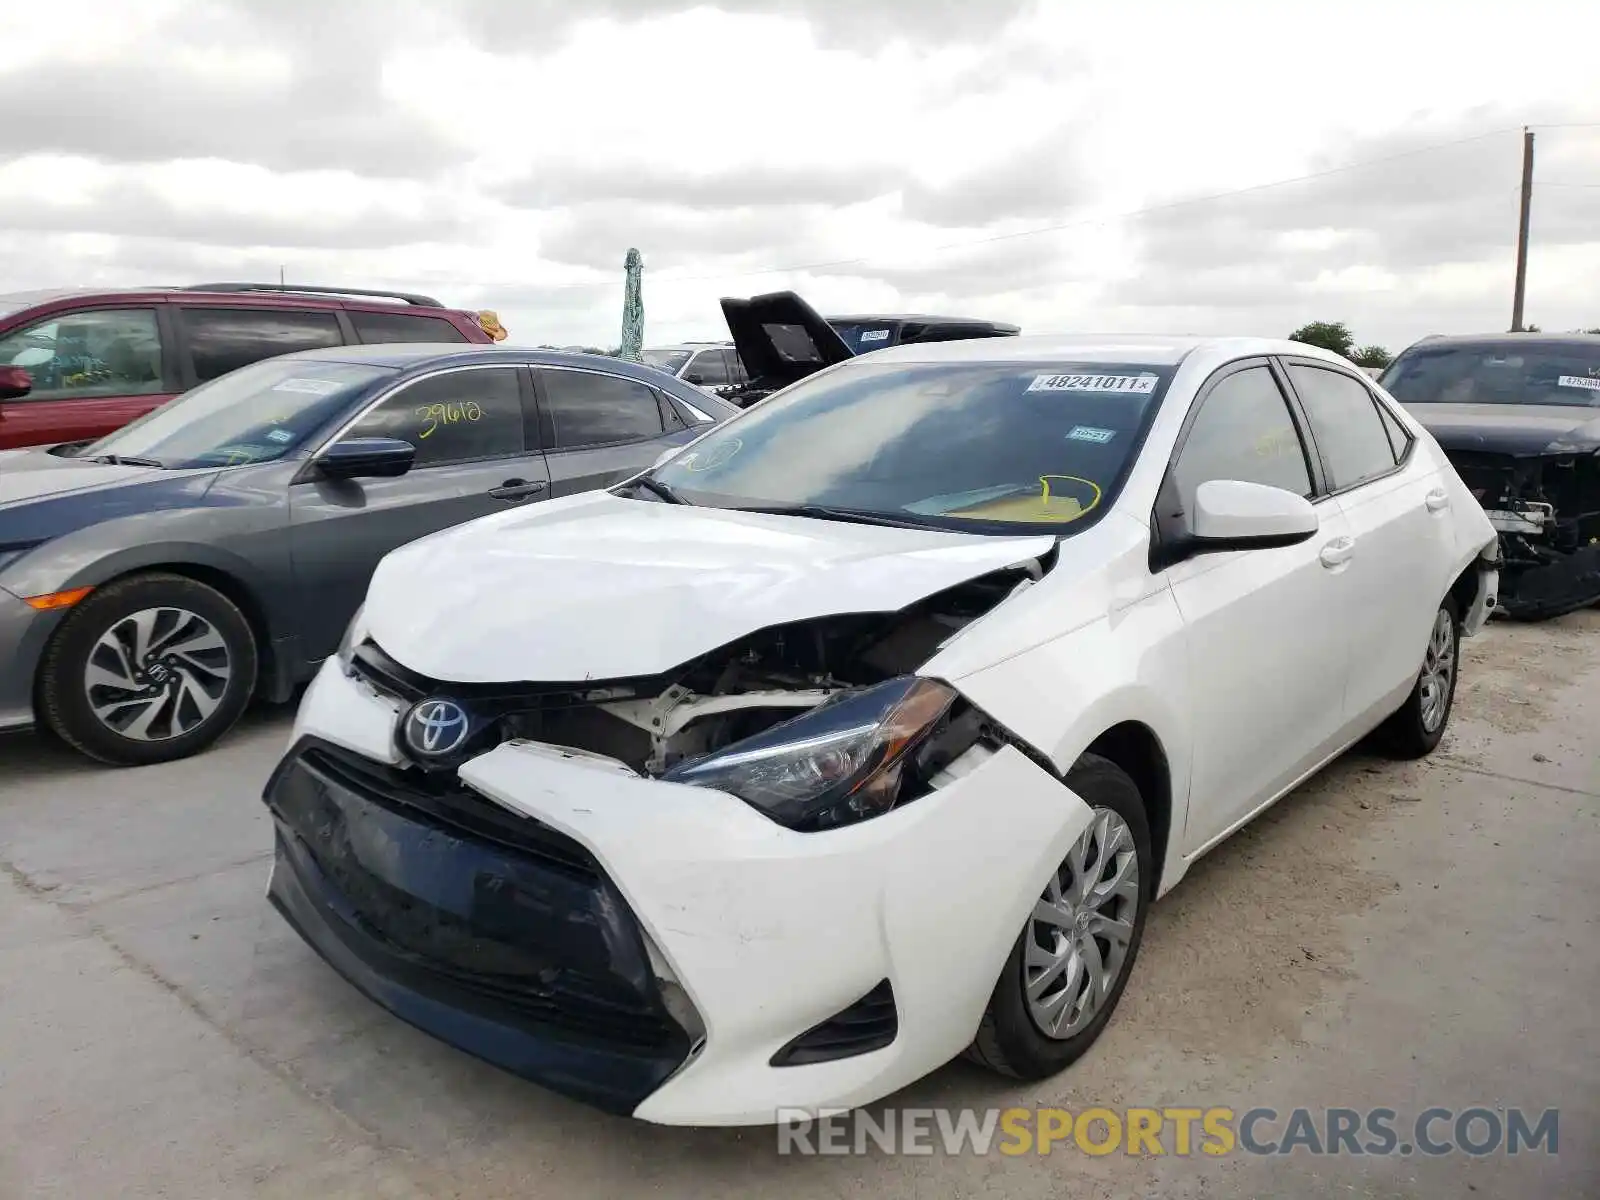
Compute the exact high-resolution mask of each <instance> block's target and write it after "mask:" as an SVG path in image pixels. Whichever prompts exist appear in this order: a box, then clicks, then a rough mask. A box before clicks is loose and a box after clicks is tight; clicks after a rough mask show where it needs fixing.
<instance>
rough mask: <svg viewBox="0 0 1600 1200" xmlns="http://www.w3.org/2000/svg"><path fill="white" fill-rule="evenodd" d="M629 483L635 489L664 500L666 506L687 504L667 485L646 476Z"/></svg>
mask: <svg viewBox="0 0 1600 1200" xmlns="http://www.w3.org/2000/svg"><path fill="white" fill-rule="evenodd" d="M631 482H632V483H633V485H634V486H635V487H641V488H643V489H644V490H645V491H647V492H649V493H650V494H651V495H652V496H654V497H656V498H657V499H658V500H665V501H666V502H667V503H668V504H688V503H689V502H688V501H687V500H685V499H684V498H683V497H682V496H680V495H678V493H677V492H675V491H673V490H672V488H671V487H669V486H668V485H667V484H664V483H662V482H661V481H660V480H659V479H652V478H650V476H648V475H641V476H639V478H637V479H635V480H632V481H631Z"/></svg>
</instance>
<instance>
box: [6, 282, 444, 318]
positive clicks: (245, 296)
mask: <svg viewBox="0 0 1600 1200" xmlns="http://www.w3.org/2000/svg"><path fill="white" fill-rule="evenodd" d="M212 289H215V290H212ZM132 299H140V300H142V299H151V300H180V299H181V300H191V301H193V300H198V301H203V302H210V303H217V302H219V301H227V302H228V303H230V304H235V305H237V304H239V303H240V302H243V303H245V304H250V305H254V304H258V303H262V302H264V303H266V304H268V305H271V304H290V305H295V306H297V307H305V306H307V305H310V306H313V307H322V308H348V309H358V310H359V309H368V308H378V309H383V310H385V311H387V310H390V309H394V310H396V311H400V312H422V313H424V314H426V313H435V314H437V313H440V312H464V311H466V310H464V309H452V308H451V307H450V305H448V304H437V307H436V306H435V304H417V303H408V302H407V299H406V295H405V294H404V293H401V292H393V293H390V292H371V293H363V292H361V291H360V290H359V289H358V290H356V291H353V292H341V291H337V290H333V289H310V290H296V289H295V287H294V286H293V285H292V284H291V285H289V286H287V287H284V288H277V287H273V286H270V285H267V284H262V285H260V286H253V287H249V288H244V287H239V286H223V285H217V284H211V285H202V286H194V285H190V286H184V285H164V284H149V285H144V286H135V287H68V288H36V289H33V290H27V291H17V292H5V293H0V316H12V315H14V314H16V313H19V312H23V311H25V310H26V309H29V308H34V307H36V306H38V305H44V304H55V303H58V302H60V301H63V300H112V301H126V300H132ZM417 299H418V300H421V299H427V297H417Z"/></svg>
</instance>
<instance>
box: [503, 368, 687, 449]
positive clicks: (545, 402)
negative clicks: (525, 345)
mask: <svg viewBox="0 0 1600 1200" xmlns="http://www.w3.org/2000/svg"><path fill="white" fill-rule="evenodd" d="M529 365H530V367H531V368H532V370H533V375H534V384H535V390H536V391H537V393H538V396H539V436H540V439H541V440H542V441H543V443H544V446H545V451H544V452H545V454H547V455H550V454H568V453H571V452H572V451H574V450H609V449H611V448H612V447H613V446H640V445H643V444H644V443H645V442H654V441H659V440H660V439H661V438H664V437H666V436H667V435H668V434H669V433H681V432H683V431H682V430H670V429H666V428H662V429H658V430H657V431H656V432H655V433H652V434H650V435H648V436H647V437H636V438H625V439H623V440H621V441H613V442H585V443H584V444H583V445H581V446H558V445H557V444H556V425H555V418H554V417H553V416H552V415H551V412H550V402H549V397H547V396H546V395H545V390H544V372H546V371H566V372H569V373H572V372H576V373H577V374H580V375H603V376H606V377H607V378H610V379H620V380H622V381H623V382H624V383H631V384H633V385H634V386H635V387H641V388H643V389H644V390H645V391H646V392H649V393H652V394H654V393H655V392H656V391H657V390H658V389H657V388H655V387H653V386H652V385H651V384H648V383H646V382H645V381H644V380H642V379H635V378H634V377H633V376H631V375H624V374H623V373H622V372H620V371H607V370H605V369H604V368H603V367H575V366H568V365H566V364H565V363H562V364H544V363H531V364H529ZM656 419H657V420H658V421H661V423H662V425H663V426H665V424H666V419H665V418H664V417H663V416H662V415H661V404H660V401H659V400H658V401H657V402H656Z"/></svg>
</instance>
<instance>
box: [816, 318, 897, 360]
mask: <svg viewBox="0 0 1600 1200" xmlns="http://www.w3.org/2000/svg"><path fill="white" fill-rule="evenodd" d="M829 324H831V325H832V326H833V329H834V332H835V333H837V334H838V335H839V336H840V337H841V338H842V339H844V344H845V345H846V346H849V347H850V353H851V354H865V353H867V352H868V351H869V350H882V349H883V348H884V347H885V346H889V345H892V344H893V343H894V324H893V323H892V322H889V321H831V322H829Z"/></svg>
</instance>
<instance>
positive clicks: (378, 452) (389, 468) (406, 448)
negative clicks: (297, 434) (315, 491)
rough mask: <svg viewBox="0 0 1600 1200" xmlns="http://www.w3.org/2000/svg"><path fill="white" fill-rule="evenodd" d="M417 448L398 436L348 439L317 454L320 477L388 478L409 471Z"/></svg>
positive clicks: (414, 459)
mask: <svg viewBox="0 0 1600 1200" xmlns="http://www.w3.org/2000/svg"><path fill="white" fill-rule="evenodd" d="M416 457H417V448H416V447H415V446H413V445H412V444H411V443H410V442H402V441H400V440H399V439H398V438H350V439H348V440H346V441H342V442H335V443H334V444H333V445H331V446H329V447H328V448H327V449H326V450H324V451H323V452H322V453H321V454H320V455H318V456H317V470H318V471H319V472H321V474H322V477H323V478H324V479H392V478H394V477H395V476H397V475H404V474H405V473H406V472H407V471H409V470H411V464H412V463H413V462H415V461H416Z"/></svg>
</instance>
